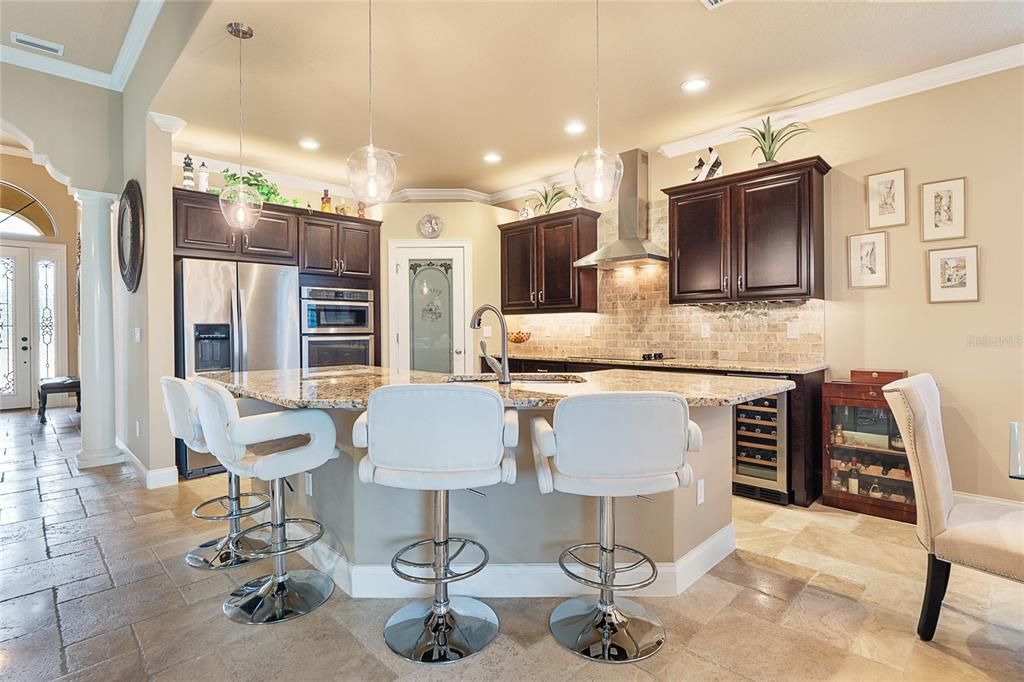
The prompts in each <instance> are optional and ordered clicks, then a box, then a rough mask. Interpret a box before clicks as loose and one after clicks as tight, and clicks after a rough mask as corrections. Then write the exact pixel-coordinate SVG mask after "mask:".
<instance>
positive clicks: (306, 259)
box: [299, 218, 338, 275]
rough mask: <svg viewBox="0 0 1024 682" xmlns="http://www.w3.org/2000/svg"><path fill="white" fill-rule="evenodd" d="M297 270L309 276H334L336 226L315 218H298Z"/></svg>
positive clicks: (336, 255) (336, 244)
mask: <svg viewBox="0 0 1024 682" xmlns="http://www.w3.org/2000/svg"><path fill="white" fill-rule="evenodd" d="M299 230H300V239H299V269H300V270H301V271H302V272H304V273H306V274H311V275H336V274H338V273H337V270H336V269H335V267H334V265H335V260H336V259H337V257H338V224H337V223H335V222H332V221H328V220H318V219H316V218H299Z"/></svg>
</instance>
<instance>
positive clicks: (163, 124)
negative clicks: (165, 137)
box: [149, 111, 188, 140]
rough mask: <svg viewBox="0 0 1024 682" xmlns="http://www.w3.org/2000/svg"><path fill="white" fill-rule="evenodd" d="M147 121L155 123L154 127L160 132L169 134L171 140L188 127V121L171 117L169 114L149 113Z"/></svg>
mask: <svg viewBox="0 0 1024 682" xmlns="http://www.w3.org/2000/svg"><path fill="white" fill-rule="evenodd" d="M149 120H151V121H152V122H153V123H155V124H156V127H157V128H159V129H160V130H162V131H164V132H165V133H170V135H171V139H172V140H173V139H174V138H176V137H177V136H178V133H180V132H181V131H182V130H184V129H185V126H186V125H188V121H186V120H185V119H183V118H178V117H177V116H171V115H170V114H160V113H157V112H155V111H151V112H149Z"/></svg>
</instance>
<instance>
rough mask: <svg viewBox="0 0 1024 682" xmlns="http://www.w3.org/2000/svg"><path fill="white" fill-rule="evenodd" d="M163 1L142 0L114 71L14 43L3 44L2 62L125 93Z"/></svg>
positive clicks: (0, 55)
mask: <svg viewBox="0 0 1024 682" xmlns="http://www.w3.org/2000/svg"><path fill="white" fill-rule="evenodd" d="M163 4H164V0H139V3H138V4H137V5H136V6H135V12H134V14H132V20H131V23H129V24H128V30H127V31H126V32H125V35H124V40H122V42H121V49H120V50H118V53H117V59H116V60H114V67H113V69H112V71H111V73H106V72H105V71H100V70H98V69H91V68H89V67H87V66H82V65H81V64H75V63H74V62H68V61H64V60H61V59H55V58H53V57H50V56H48V55H44V54H36V53H35V52H30V51H28V50H23V49H21V48H17V47H11V46H10V45H0V62H4V63H7V64H13V65H14V66H20V67H22V68H25V69H31V70H33V71H39V72H40V73H45V74H49V75H51V76H57V77H58V78H67V79H68V80H73V81H78V82H79V83H85V84H86V85H92V86H95V87H97V88H104V89H106V90H114V91H115V92H121V91H122V90H124V86H125V85H126V84H127V82H128V79H129V78H130V77H131V75H132V70H133V69H134V68H135V64H136V62H138V60H139V55H141V54H142V49H143V47H145V45H146V40H147V39H148V38H149V34H150V32H151V31H152V30H153V25H154V24H155V23H156V19H157V17H158V16H159V15H160V10H161V9H162V8H163Z"/></svg>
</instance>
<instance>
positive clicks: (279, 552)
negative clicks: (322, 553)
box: [193, 377, 338, 624]
mask: <svg viewBox="0 0 1024 682" xmlns="http://www.w3.org/2000/svg"><path fill="white" fill-rule="evenodd" d="M193 385H194V386H195V389H196V397H197V398H198V402H199V419H200V421H201V422H202V426H203V434H204V435H205V437H206V444H207V446H208V447H209V448H210V452H212V453H213V455H214V456H215V457H216V458H217V459H218V460H220V463H221V464H223V465H224V467H225V468H226V469H227V470H228V471H230V472H231V473H233V474H236V475H238V476H246V477H248V478H258V479H260V480H261V481H269V482H270V513H271V520H270V521H267V522H264V523H260V524H257V525H255V526H252V527H251V528H247V529H245V530H243V531H241V533H239V534H238V535H237V536H236V537H235V538H234V540H232V543H231V549H232V550H233V551H235V552H237V553H239V554H241V555H242V556H244V557H247V558H252V559H263V558H267V557H274V572H273V573H272V574H270V575H265V576H261V577H259V578H255V579H254V580H250V581H249V582H247V583H245V584H244V585H242V586H241V587H239V588H237V589H236V590H235V591H234V592H232V593H231V595H230V596H229V597H228V599H227V600H226V601H225V602H224V613H225V614H226V615H227V617H228V618H230V619H231V620H233V621H235V622H237V623H244V624H264V623H280V622H283V621H287V620H291V619H293V618H298V617H299V616H303V615H305V614H307V613H309V612H310V611H312V610H313V609H315V608H317V607H318V606H320V605H321V604H323V603H324V602H326V601H327V599H328V598H330V596H331V593H332V592H334V581H333V580H331V578H330V576H328V575H326V574H325V573H321V572H320V571H315V570H309V569H306V570H300V571H291V572H289V571H288V568H287V566H286V564H285V558H286V556H287V555H288V554H291V553H292V552H298V551H299V550H302V549H305V548H306V547H309V546H310V545H312V544H313V543H315V542H316V541H317V540H319V539H320V538H321V537H322V536H323V534H324V528H323V526H322V525H321V524H320V523H319V522H318V521H315V520H313V519H306V518H297V517H296V518H288V517H287V516H286V515H285V499H284V484H285V478H286V477H287V476H294V475H295V474H299V473H302V472H304V471H310V470H312V469H316V468H317V467H318V466H320V465H321V464H323V463H324V462H326V461H327V460H329V459H334V458H336V457H337V456H338V450H337V449H336V448H335V446H334V445H335V435H336V434H335V429H334V422H333V421H332V420H331V418H330V416H329V415H328V414H327V413H326V412H322V411H320V410H282V411H280V412H273V413H270V414H260V415H255V416H251V417H241V416H239V413H238V406H237V404H236V401H235V399H234V398H233V397H232V395H231V394H230V393H229V392H228V391H227V389H225V388H224V387H223V386H221V385H220V384H216V383H214V382H212V381H208V380H206V379H202V378H199V377H197V378H195V379H194V380H193ZM295 436H306V437H307V438H308V442H307V443H305V444H303V445H297V446H296V447H292V448H287V449H283V450H278V451H273V452H269V453H268V454H262V455H261V454H257V453H256V452H254V451H253V450H252V448H251V447H250V446H251V445H253V444H255V443H267V442H268V441H274V440H280V439H285V438H292V437H295ZM289 525H292V526H296V525H298V526H307V527H311V528H312V529H313V531H312V532H311V533H308V534H307V535H306V536H305V537H303V538H301V539H297V540H293V539H289V537H288V531H287V527H288V526H289ZM267 529H269V530H270V547H269V548H267V549H265V550H257V551H247V550H244V549H242V545H243V544H244V542H245V540H247V539H249V538H250V537H251V536H252V534H254V533H260V532H261V531H264V530H267Z"/></svg>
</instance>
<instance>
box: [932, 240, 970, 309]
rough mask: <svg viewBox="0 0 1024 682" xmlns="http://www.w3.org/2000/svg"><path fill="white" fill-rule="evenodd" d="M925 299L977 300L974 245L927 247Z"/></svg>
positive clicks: (946, 301)
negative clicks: (941, 247) (944, 247)
mask: <svg viewBox="0 0 1024 682" xmlns="http://www.w3.org/2000/svg"><path fill="white" fill-rule="evenodd" d="M926 257H927V259H928V261H927V272H928V302H929V303H966V302H972V301H977V300H979V298H980V297H979V293H980V291H981V286H980V279H979V275H980V273H979V268H978V247H977V246H976V245H975V246H959V247H953V248H946V249H929V250H928V253H927V254H926Z"/></svg>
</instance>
